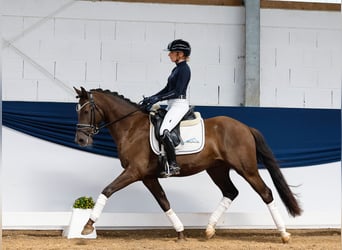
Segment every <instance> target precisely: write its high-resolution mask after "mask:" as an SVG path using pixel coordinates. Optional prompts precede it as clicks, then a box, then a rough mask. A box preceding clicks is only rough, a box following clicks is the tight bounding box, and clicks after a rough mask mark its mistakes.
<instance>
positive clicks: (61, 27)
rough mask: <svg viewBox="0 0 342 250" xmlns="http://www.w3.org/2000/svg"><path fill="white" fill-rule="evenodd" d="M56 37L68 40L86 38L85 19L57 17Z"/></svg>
mask: <svg viewBox="0 0 342 250" xmlns="http://www.w3.org/2000/svg"><path fill="white" fill-rule="evenodd" d="M55 37H56V38H57V39H65V40H68V41H70V40H71V41H72V40H83V39H85V22H84V20H77V19H76V20H75V19H55Z"/></svg>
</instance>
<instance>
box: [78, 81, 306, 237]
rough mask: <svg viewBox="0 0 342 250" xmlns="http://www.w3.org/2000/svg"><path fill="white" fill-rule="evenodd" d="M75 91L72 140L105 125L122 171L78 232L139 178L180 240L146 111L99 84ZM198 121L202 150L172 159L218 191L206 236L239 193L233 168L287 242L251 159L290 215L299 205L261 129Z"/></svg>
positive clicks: (88, 139)
mask: <svg viewBox="0 0 342 250" xmlns="http://www.w3.org/2000/svg"><path fill="white" fill-rule="evenodd" d="M75 91H76V93H77V95H78V98H79V103H78V105H77V113H78V124H77V131H76V138H75V141H76V142H77V143H78V144H79V145H81V146H88V145H91V144H92V141H93V135H95V134H96V133H97V132H98V130H99V129H100V128H99V124H101V123H103V122H104V123H105V124H104V125H103V126H102V127H104V126H106V127H107V128H108V129H109V132H110V134H111V136H112V137H113V139H114V141H115V143H116V145H117V149H118V155H119V158H120V161H121V164H122V167H123V172H122V173H121V174H120V175H119V176H118V177H117V178H116V179H114V181H113V182H112V183H110V184H109V185H108V186H107V187H105V188H104V190H103V191H102V193H101V194H100V195H99V197H98V199H97V201H96V204H95V207H94V209H93V211H92V213H91V216H90V218H89V220H88V222H87V224H86V225H85V226H84V229H83V231H82V234H89V233H91V232H92V231H93V230H94V227H93V224H94V223H95V222H96V220H97V219H98V218H99V216H100V214H101V212H102V209H103V207H104V206H105V204H106V201H107V199H108V198H109V197H110V196H111V195H112V194H113V193H115V192H116V191H119V190H120V189H122V188H125V187H126V186H128V185H130V184H131V183H133V182H136V181H142V182H143V183H144V185H145V186H146V187H147V189H148V190H149V191H150V192H151V193H152V195H153V196H154V198H155V199H156V200H157V202H158V203H159V205H160V207H161V208H162V210H163V211H164V212H165V214H166V215H167V217H168V218H169V220H170V222H171V223H172V224H173V227H174V228H175V230H176V231H177V233H178V234H177V236H178V239H179V240H181V239H184V233H183V231H184V227H183V224H182V222H181V221H180V220H179V218H178V217H177V215H176V214H175V213H174V212H173V210H172V209H171V207H170V203H169V201H168V199H167V197H166V195H165V192H164V190H163V188H162V187H161V185H160V183H159V181H158V178H159V173H160V167H159V164H158V156H157V155H155V154H154V153H153V152H152V150H151V147H150V145H149V129H150V122H149V115H148V114H147V113H145V112H144V111H142V110H141V109H140V106H139V105H138V104H136V103H133V102H131V101H130V100H128V99H125V98H124V97H123V96H120V95H118V94H117V93H111V92H110V91H103V90H101V89H96V90H90V91H89V92H88V91H86V90H85V89H84V88H83V87H81V89H80V90H79V89H76V88H75ZM204 124H205V145H204V148H203V150H202V151H201V152H199V153H196V154H191V155H180V156H177V162H178V163H179V165H180V166H181V171H180V175H178V176H189V175H193V174H197V173H199V172H201V171H203V170H205V171H207V173H208V175H209V176H210V178H211V179H212V180H213V181H214V183H215V184H216V185H217V186H218V187H219V189H220V190H221V192H222V195H223V198H222V200H221V202H220V203H219V205H218V207H217V209H216V210H215V211H214V212H213V214H212V215H211V216H210V218H209V223H208V225H207V229H206V236H207V238H211V237H212V236H213V235H214V234H215V226H216V223H217V221H218V220H219V218H220V217H221V215H222V214H223V213H224V212H225V211H226V209H227V208H228V207H229V205H230V203H231V202H232V201H233V200H234V199H235V198H236V197H237V195H238V193H239V192H238V190H237V188H236V187H235V186H234V184H233V182H232V181H231V179H230V177H229V171H230V169H234V170H235V171H236V172H237V173H238V174H239V175H241V176H242V177H243V178H244V179H245V180H246V181H247V182H248V183H249V184H250V185H251V186H252V188H253V189H254V190H255V191H256V192H257V193H258V194H259V195H260V197H261V199H262V200H263V201H264V202H265V204H266V205H267V207H268V209H269V211H270V213H271V215H272V218H273V220H274V222H275V224H276V226H277V229H278V230H279V232H280V235H281V238H282V241H283V242H284V243H285V242H288V241H289V239H290V234H289V233H287V232H286V229H285V225H284V222H283V220H282V218H281V216H280V213H279V211H278V209H277V207H276V206H275V203H274V201H273V196H272V191H271V190H270V189H269V188H268V187H267V186H266V185H265V183H264V181H263V180H262V179H261V177H260V175H259V172H258V165H257V163H262V164H264V165H265V167H266V168H267V169H268V171H269V173H270V175H271V177H272V180H273V183H274V185H275V187H276V189H277V191H278V193H279V195H280V197H281V199H282V201H283V203H284V204H285V206H286V208H287V210H288V212H289V213H290V214H291V215H292V216H296V215H300V214H301V208H300V207H299V205H298V202H297V200H296V198H295V197H294V195H293V194H292V192H291V190H290V188H289V186H288V184H287V182H286V180H285V179H284V176H283V175H282V173H281V171H280V168H279V166H278V164H277V162H276V160H275V158H274V156H273V153H272V152H271V150H270V149H269V147H268V146H267V144H266V142H265V140H264V138H263V136H262V135H261V133H260V132H259V131H258V130H256V129H254V128H251V127H248V126H246V125H245V124H242V123H241V122H239V121H237V120H234V119H232V118H229V117H225V116H219V117H213V118H210V119H206V120H205V122H204Z"/></svg>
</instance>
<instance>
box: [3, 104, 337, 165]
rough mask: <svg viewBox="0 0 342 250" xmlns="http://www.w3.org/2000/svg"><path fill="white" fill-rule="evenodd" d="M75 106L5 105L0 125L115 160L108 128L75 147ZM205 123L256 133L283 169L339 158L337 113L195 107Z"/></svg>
mask: <svg viewBox="0 0 342 250" xmlns="http://www.w3.org/2000/svg"><path fill="white" fill-rule="evenodd" d="M75 105H76V104H75V103H56V102H16V101H5V102H3V104H2V108H3V114H2V115H3V125H4V126H6V127H9V128H12V129H15V130H18V131H20V132H23V133H26V134H29V135H32V136H35V137H38V138H41V139H43V140H47V141H50V142H54V143H58V144H61V145H64V146H68V147H71V148H76V149H80V150H84V151H88V152H92V153H96V154H101V155H106V156H110V157H117V148H116V146H115V144H114V142H113V140H112V138H111V136H110V135H109V133H108V131H107V130H106V129H103V130H101V132H100V133H99V134H98V135H97V136H95V138H94V144H93V146H92V147H86V148H82V147H79V146H78V145H77V144H76V143H75V142H74V137H75V128H76V123H77V114H76V111H75ZM195 110H196V111H199V112H201V114H202V116H203V117H204V118H209V117H213V116H219V115H225V116H230V117H233V118H235V119H237V120H239V121H241V122H243V123H245V124H247V125H248V126H251V127H254V128H257V129H258V130H260V131H261V132H262V133H263V135H264V136H265V138H266V140H267V142H268V144H269V146H270V147H271V149H272V150H273V152H274V154H275V156H276V158H277V159H278V160H279V162H280V165H281V166H282V167H299V166H310V165H316V164H322V163H329V162H335V161H339V160H340V159H341V113H340V110H337V109H299V108H254V107H214V106H196V107H195Z"/></svg>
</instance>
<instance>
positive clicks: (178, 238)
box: [176, 232, 186, 242]
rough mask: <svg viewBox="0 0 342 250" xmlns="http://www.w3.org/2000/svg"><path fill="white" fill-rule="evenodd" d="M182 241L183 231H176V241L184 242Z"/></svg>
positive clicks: (183, 237)
mask: <svg viewBox="0 0 342 250" xmlns="http://www.w3.org/2000/svg"><path fill="white" fill-rule="evenodd" d="M184 241H186V238H185V236H184V233H183V232H178V237H177V240H176V242H184Z"/></svg>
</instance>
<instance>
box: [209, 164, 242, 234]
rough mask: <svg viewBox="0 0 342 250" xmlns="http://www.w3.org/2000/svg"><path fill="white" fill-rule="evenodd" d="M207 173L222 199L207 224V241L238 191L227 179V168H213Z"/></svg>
mask: <svg viewBox="0 0 342 250" xmlns="http://www.w3.org/2000/svg"><path fill="white" fill-rule="evenodd" d="M207 173H208V174H209V176H210V177H211V179H212V180H213V181H214V183H215V184H216V185H217V186H218V187H219V188H220V190H221V192H222V194H223V198H222V200H221V202H220V203H219V205H218V207H217V208H216V210H215V211H214V212H213V213H212V214H211V216H210V218H209V222H208V225H207V229H206V231H205V232H206V237H207V238H208V239H210V238H212V237H213V236H214V235H215V226H216V224H217V222H218V220H219V219H220V217H221V216H222V215H223V213H224V212H225V211H226V210H227V209H228V207H229V206H230V204H231V203H232V201H233V200H234V199H235V198H236V196H238V194H239V191H238V190H237V189H236V187H235V186H234V184H233V182H232V181H231V179H230V177H229V168H227V167H214V168H210V169H207Z"/></svg>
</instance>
